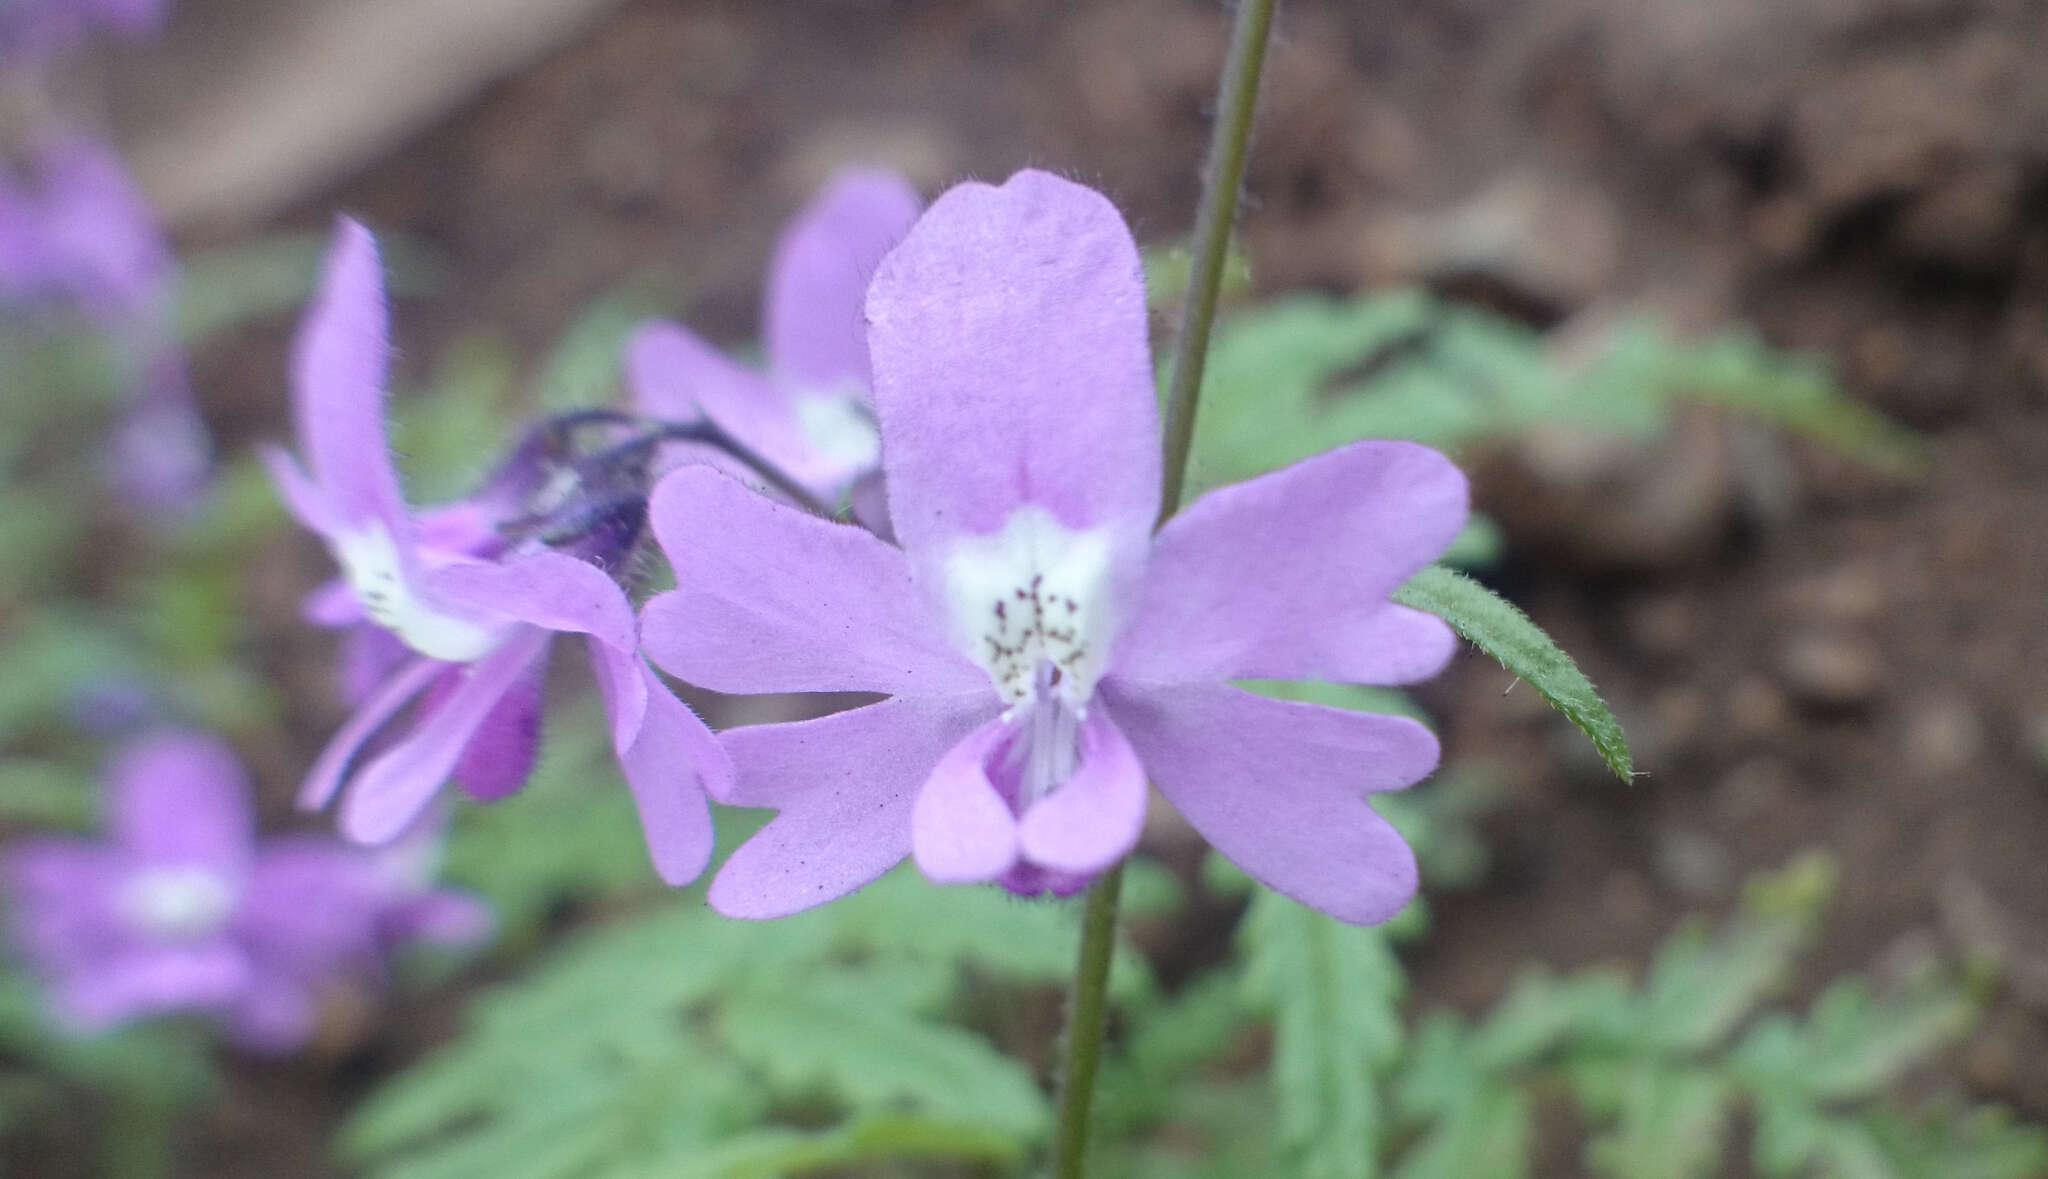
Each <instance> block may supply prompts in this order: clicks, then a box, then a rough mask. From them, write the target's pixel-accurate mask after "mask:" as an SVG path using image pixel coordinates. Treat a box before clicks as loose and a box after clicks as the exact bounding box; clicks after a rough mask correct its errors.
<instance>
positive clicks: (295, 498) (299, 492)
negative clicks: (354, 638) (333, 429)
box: [256, 443, 361, 625]
mask: <svg viewBox="0 0 2048 1179" xmlns="http://www.w3.org/2000/svg"><path fill="white" fill-rule="evenodd" d="M256 457H257V458H259V459H261V460H262V462H263V469H264V471H265V473H267V474H268V475H269V476H270V485H271V486H272V487H275V488H276V489H277V498H278V499H279V500H281V501H283V503H284V510H285V511H286V512H288V513H290V514H291V517H292V519H294V520H297V521H298V522H299V523H300V524H302V525H304V526H305V528H306V529H307V530H308V531H310V532H313V533H314V534H316V535H319V536H332V535H334V534H335V533H336V532H339V531H340V530H341V528H342V518H341V515H340V514H339V513H338V512H337V511H336V510H335V508H334V505H333V504H331V503H329V502H328V500H327V493H326V492H325V491H323V490H321V488H320V487H319V485H317V484H315V483H314V482H313V480H312V479H311V478H309V477H307V475H306V473H305V471H303V470H301V469H300V467H299V461H298V460H297V459H295V458H293V457H292V456H291V455H290V454H289V453H287V452H286V451H285V450H284V449H283V448H282V447H279V446H274V445H271V444H268V443H265V444H263V445H261V446H258V447H257V448H256ZM332 584H334V585H338V586H340V587H341V591H342V592H344V593H346V594H347V595H348V596H349V597H350V598H351V599H353V598H354V597H355V591H354V590H351V589H349V588H348V583H347V582H334V583H332ZM357 609H358V612H360V609H361V607H360V606H358V607H357ZM321 625H328V624H326V623H322V624H321Z"/></svg>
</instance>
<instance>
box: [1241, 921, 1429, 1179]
mask: <svg viewBox="0 0 2048 1179" xmlns="http://www.w3.org/2000/svg"><path fill="white" fill-rule="evenodd" d="M1240 936H1241V937H1242V938H1243V941H1244V945H1245V966H1244V985H1245V988H1246V990H1247V992H1248V994H1249V997H1250V998H1251V999H1252V1000H1253V1005H1254V1010H1258V1011H1260V1012H1261V1013H1262V1014H1269V1015H1270V1016H1271V1017H1272V1020H1273V1065H1272V1079H1273V1098H1274V1105H1275V1106H1276V1108H1277V1109H1278V1111H1279V1122H1278V1125H1277V1127H1276V1138H1277V1143H1278V1146H1279V1152H1280V1158H1281V1159H1282V1160H1283V1162H1284V1172H1283V1173H1285V1174H1288V1175H1298V1176H1301V1179H1346V1177H1348V1176H1351V1175H1353V1174H1356V1173H1357V1168H1358V1160H1359V1159H1363V1158H1374V1157H1377V1156H1378V1154H1379V1153H1380V1135H1381V1122H1382V1120H1383V1119H1382V1114H1381V1111H1380V1108H1379V1092H1378V1090H1379V1086H1378V1084H1377V1080H1376V1078H1377V1076H1378V1075H1379V1074H1380V1073H1381V1072H1382V1071H1384V1070H1385V1069H1386V1068H1387V1066H1389V1065H1390V1064H1392V1063H1393V1061H1394V1060H1395V1058H1396V1057H1397V1056H1398V1055H1399V1054H1400V1051H1401V1039H1402V1027H1401V1010H1400V1001H1401V994H1402V991H1403V989H1404V988H1405V985H1406V981H1407V980H1406V977H1405V975H1404V974H1403V973H1402V971H1401V965H1400V963H1399V962H1398V961H1397V960H1396V959H1395V957H1394V951H1393V947H1392V946H1390V945H1389V944H1388V942H1387V937H1386V935H1385V933H1383V932H1382V931H1380V930H1377V929H1362V928H1358V927H1355V926H1347V925H1344V924H1343V923H1341V922H1338V921H1335V920H1332V919H1331V918H1329V917H1326V916H1324V915H1323V914H1321V913H1318V912H1316V911H1315V910H1313V909H1309V908H1305V907H1304V906H1302V905H1299V904H1296V903H1295V902H1293V901H1291V900H1288V899H1287V898H1286V897H1283V896H1281V895H1279V894H1278V893H1274V892H1270V891H1267V890H1263V889H1262V890H1260V891H1259V892H1258V893H1257V894H1256V895H1255V896H1253V898H1252V903H1251V908H1250V909H1249V910H1248V911H1247V912H1246V914H1245V918H1244V924H1243V926H1242V927H1241V934H1240Z"/></svg>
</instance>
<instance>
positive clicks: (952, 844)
mask: <svg viewBox="0 0 2048 1179" xmlns="http://www.w3.org/2000/svg"><path fill="white" fill-rule="evenodd" d="M1010 733H1011V726H1010V725H1009V724H1008V723H1007V722H1006V721H1004V720H1003V719H1002V718H1000V717H998V718H996V719H995V720H992V721H990V722H988V723H987V724H985V725H983V726H981V727H980V728H978V729H976V730H974V731H973V732H972V733H969V734H967V736H965V737H963V738H961V739H960V743H959V744H957V745H955V746H953V748H951V749H949V750H947V751H946V754H945V756H944V757H941V758H940V759H939V763H938V764H937V765H936V766H933V767H932V771H931V776H930V777H929V778H926V779H925V783H924V786H923V787H922V788H921V789H919V790H918V792H917V802H916V804H915V805H913V806H912V807H911V810H910V850H911V853H912V854H913V855H914V856H915V857H916V858H917V867H918V870H919V871H921V872H923V873H924V874H925V875H926V876H928V877H930V878H931V879H933V880H936V881H938V882H939V883H940V884H964V883H967V882H969V881H976V880H993V879H995V878H996V877H998V876H1001V875H1002V874H1003V873H1005V872H1007V871H1009V870H1010V868H1011V866H1012V865H1014V864H1015V863H1016V862H1017V819H1016V816H1014V815H1012V814H1011V813H1010V804H1009V803H1007V802H1004V801H1003V796H1002V795H1000V794H998V793H997V792H996V788H995V784H994V783H992V782H990V781H989V779H988V770H987V769H986V768H984V767H985V766H986V765H987V763H988V759H989V754H990V753H992V752H994V750H995V748H996V746H998V745H1000V744H1002V742H1003V739H1004V738H1005V737H1008V736H1009V735H1010Z"/></svg>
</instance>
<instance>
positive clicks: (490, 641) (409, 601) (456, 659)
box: [334, 524, 499, 663]
mask: <svg viewBox="0 0 2048 1179" xmlns="http://www.w3.org/2000/svg"><path fill="white" fill-rule="evenodd" d="M334 555H335V559H336V560H337V561H339V562H340V563H341V568H342V574H343V575H344V576H345V577H347V578H348V584H349V588H350V589H352V590H354V591H355V595H356V599H357V600H358V601H360V602H361V603H362V604H363V609H364V611H366V612H367V613H368V614H369V615H370V617H371V618H373V619H375V620H376V622H377V625H379V626H381V627H383V628H384V629H385V630H388V631H390V632H391V633H392V634H395V635H397V636H398V637H399V638H400V639H403V640H404V641H405V643H406V645H407V646H409V647H411V648H412V649H413V650H415V651H418V652H419V653H420V654H422V655H425V656H427V657H428V658H430V659H443V660H447V661H448V662H450V663H467V662H469V661H470V660H472V659H479V658H482V657H483V656H484V655H486V654H488V653H489V652H490V651H491V649H492V648H493V647H496V646H497V645H498V637H499V636H498V633H497V632H496V631H495V630H493V629H491V628H489V627H486V626H482V625H480V624H478V623H475V622H472V621H470V620H469V619H467V618H462V617H459V616H457V615H454V614H450V613H448V612H446V611H444V610H440V609H437V608H435V607H434V606H433V605H431V604H430V603H428V602H427V601H426V600H425V599H423V598H421V597H420V595H419V593H418V592H417V591H416V590H415V589H414V588H413V586H412V583H411V582H409V581H408V580H407V579H406V576H405V567H404V565H403V563H402V562H401V561H400V560H399V555H398V545H397V544H396V543H394V542H393V541H392V539H391V533H390V531H389V530H387V529H386V528H385V527H384V526H383V525H381V524H372V525H369V526H368V527H367V528H365V529H364V530H363V531H361V532H354V533H350V534H348V535H345V536H340V537H337V538H336V539H335V541H334Z"/></svg>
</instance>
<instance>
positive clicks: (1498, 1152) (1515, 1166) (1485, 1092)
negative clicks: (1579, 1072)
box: [1361, 1086, 1535, 1179]
mask: <svg viewBox="0 0 2048 1179" xmlns="http://www.w3.org/2000/svg"><path fill="white" fill-rule="evenodd" d="M1534 1131H1535V1112H1534V1109H1533V1107H1532V1104H1531V1102H1530V1100H1529V1097H1528V1095H1527V1094H1525V1093H1521V1092H1519V1091H1517V1090H1513V1089H1505V1088H1496V1087H1492V1086H1486V1087H1481V1088H1477V1089H1472V1090H1467V1091H1466V1092H1464V1093H1463V1094H1461V1095H1460V1096H1459V1097H1458V1099H1457V1101H1456V1102H1455V1103H1454V1104H1453V1105H1452V1106H1451V1107H1450V1109H1449V1111H1448V1112H1447V1113H1445V1114H1444V1116H1442V1117H1440V1118H1438V1119H1437V1120H1436V1122H1435V1124H1434V1125H1432V1126H1431V1127H1430V1129H1429V1131H1428V1133H1426V1134H1424V1135H1423V1137H1422V1140H1421V1141H1420V1142H1418V1143H1416V1144H1415V1146H1414V1148H1413V1149H1411V1150H1410V1151H1409V1152H1408V1153H1407V1154H1406V1155H1405V1156H1403V1158H1402V1159H1401V1162H1400V1165H1399V1166H1397V1167H1395V1168H1394V1171H1393V1179H1473V1177H1474V1176H1481V1175H1483V1176H1486V1179H1520V1177H1521V1176H1524V1175H1527V1174H1529V1163H1530V1158H1529V1148H1530V1144H1531V1140H1532V1139H1533V1137H1534ZM1361 1173H1364V1172H1361Z"/></svg>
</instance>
